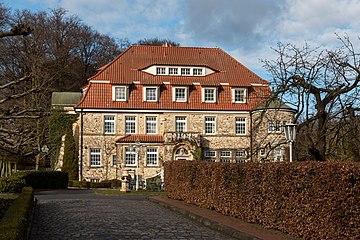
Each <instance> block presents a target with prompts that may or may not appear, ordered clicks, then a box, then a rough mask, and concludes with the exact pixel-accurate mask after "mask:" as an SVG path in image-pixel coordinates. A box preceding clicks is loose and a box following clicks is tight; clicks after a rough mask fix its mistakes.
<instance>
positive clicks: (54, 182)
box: [0, 171, 68, 193]
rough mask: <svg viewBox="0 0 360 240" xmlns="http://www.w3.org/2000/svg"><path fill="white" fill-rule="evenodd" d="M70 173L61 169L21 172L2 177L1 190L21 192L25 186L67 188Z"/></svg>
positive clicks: (0, 181)
mask: <svg viewBox="0 0 360 240" xmlns="http://www.w3.org/2000/svg"><path fill="white" fill-rule="evenodd" d="M67 185H68V174H67V173H64V172H59V171H48V172H19V173H15V174H13V175H12V176H10V177H5V178H0V192H15V193H17V192H20V191H21V189H22V188H23V187H25V186H30V187H32V188H34V189H57V188H67Z"/></svg>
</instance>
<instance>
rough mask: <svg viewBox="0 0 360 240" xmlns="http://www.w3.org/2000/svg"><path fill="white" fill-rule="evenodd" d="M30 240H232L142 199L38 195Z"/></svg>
mask: <svg viewBox="0 0 360 240" xmlns="http://www.w3.org/2000/svg"><path fill="white" fill-rule="evenodd" d="M35 197H36V198H37V199H38V202H37V206H36V208H35V215H34V219H33V225H32V231H31V235H30V239H32V240H41V239H46V240H50V239H86V240H92V239H231V238H230V237H228V236H225V235H222V234H221V233H218V232H215V231H213V230H211V229H209V228H207V227H205V226H203V225H199V224H198V223H196V222H193V221H192V220H189V219H187V218H185V217H184V216H182V215H179V214H178V213H175V212H173V211H171V210H168V209H165V208H163V207H161V206H158V205H157V204H154V203H151V202H149V201H147V200H146V199H145V198H144V197H142V196H126V195H125V196H116V197H115V196H98V195H95V194H94V193H93V192H92V191H91V190H60V191H48V192H39V193H36V194H35Z"/></svg>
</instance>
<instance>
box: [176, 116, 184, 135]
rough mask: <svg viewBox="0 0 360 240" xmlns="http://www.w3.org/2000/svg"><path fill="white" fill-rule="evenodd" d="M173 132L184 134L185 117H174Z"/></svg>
mask: <svg viewBox="0 0 360 240" xmlns="http://www.w3.org/2000/svg"><path fill="white" fill-rule="evenodd" d="M175 131H176V132H186V117H182V116H180V117H175Z"/></svg>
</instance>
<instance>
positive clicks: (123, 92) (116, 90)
mask: <svg viewBox="0 0 360 240" xmlns="http://www.w3.org/2000/svg"><path fill="white" fill-rule="evenodd" d="M128 91H129V88H128V87H127V86H112V97H113V101H127V99H128Z"/></svg>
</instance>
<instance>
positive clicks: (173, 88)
mask: <svg viewBox="0 0 360 240" xmlns="http://www.w3.org/2000/svg"><path fill="white" fill-rule="evenodd" d="M175 89H176V88H175V87H172V100H173V102H175V100H176V99H175V91H176V90H175Z"/></svg>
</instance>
